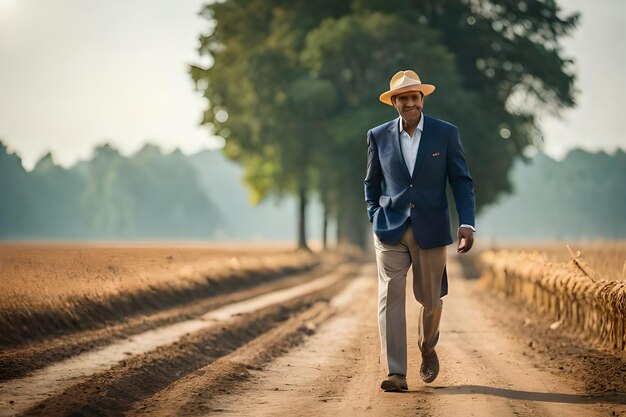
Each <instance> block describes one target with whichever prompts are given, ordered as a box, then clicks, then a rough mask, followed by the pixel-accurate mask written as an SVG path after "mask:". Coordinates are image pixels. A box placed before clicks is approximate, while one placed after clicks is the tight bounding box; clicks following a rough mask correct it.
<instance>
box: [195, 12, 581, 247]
mask: <svg viewBox="0 0 626 417" xmlns="http://www.w3.org/2000/svg"><path fill="white" fill-rule="evenodd" d="M202 14H203V16H205V17H206V18H207V20H208V21H209V23H210V28H209V33H207V34H205V35H201V36H200V40H201V47H200V53H201V54H206V55H209V56H211V58H212V61H213V63H212V65H211V66H210V67H208V68H202V67H199V66H192V67H191V69H190V71H191V76H192V78H193V79H194V80H195V82H196V83H197V87H198V88H199V89H200V90H202V91H203V92H204V95H205V97H206V99H207V103H208V106H207V109H206V111H205V113H204V118H203V123H204V124H206V125H208V126H209V127H210V128H211V129H213V131H214V132H215V133H216V134H218V135H221V136H223V137H224V138H225V139H226V145H225V148H224V152H225V153H226V155H227V156H229V157H230V158H232V159H234V160H236V161H239V162H240V163H241V164H242V165H243V166H244V168H245V171H246V181H247V183H248V185H249V186H250V188H251V191H252V196H253V200H254V201H260V200H262V199H263V198H265V197H267V196H268V195H269V194H271V193H277V194H284V193H293V194H295V195H298V196H300V198H301V200H304V201H306V198H307V195H308V194H310V193H311V192H317V193H319V194H320V196H321V200H322V201H323V203H324V204H325V205H326V212H327V213H329V215H331V216H333V217H334V218H335V219H336V220H337V222H338V227H337V229H338V232H339V239H340V240H341V241H349V242H351V243H357V244H363V243H364V242H365V241H366V239H367V233H366V230H367V229H366V227H365V225H366V221H367V220H366V216H365V211H364V202H363V196H362V184H363V183H362V181H363V176H364V170H365V166H364V164H365V139H364V138H365V133H366V132H367V130H368V129H369V128H371V127H373V126H376V125H377V124H379V123H381V122H384V121H386V120H389V119H391V118H393V117H397V114H396V113H395V111H394V110H393V109H392V108H391V107H388V106H385V105H383V104H381V103H380V102H378V99H377V98H378V95H379V94H380V93H381V92H382V91H385V90H386V89H387V86H388V80H389V79H390V78H391V76H392V75H393V74H394V73H395V72H396V71H398V70H400V69H414V70H416V71H417V73H418V74H420V76H421V78H422V80H423V81H424V82H428V83H433V84H435V85H437V91H436V93H435V94H433V95H432V96H429V97H428V99H427V100H426V103H425V112H426V113H427V114H430V115H433V116H435V117H440V118H443V119H445V120H447V121H450V122H452V123H454V124H456V125H457V126H458V127H459V128H460V130H461V135H462V141H463V144H464V146H465V150H466V154H467V158H468V162H469V165H470V171H471V172H472V175H473V177H474V180H475V185H476V196H477V207H478V209H479V210H480V209H481V208H482V207H484V206H485V205H487V204H489V203H491V202H493V201H495V200H496V198H497V197H498V195H500V194H501V193H503V192H508V191H510V190H511V184H510V181H509V175H508V174H509V171H510V169H511V167H512V165H513V163H514V161H515V160H516V159H517V158H520V157H523V152H524V150H525V149H526V148H527V147H529V146H540V138H541V132H540V130H539V128H538V126H537V123H536V120H535V116H536V115H537V114H538V113H539V112H543V111H550V112H558V110H559V109H561V108H563V107H567V106H572V105H574V75H573V68H572V65H571V63H572V61H571V60H568V59H566V58H564V57H563V56H562V54H563V53H562V50H561V48H560V46H559V40H560V39H561V38H562V37H563V36H566V35H568V34H569V33H570V32H571V31H572V30H573V29H574V28H575V26H576V23H577V20H578V15H576V14H573V15H570V16H563V15H562V13H561V11H560V9H559V7H558V5H557V4H556V2H555V1H550V0H542V1H540V0H528V1H513V0H505V1H499V2H494V1H490V0H465V1H461V0H444V1H441V0H425V1H414V0H399V1H394V2H388V1H383V0H354V1H352V2H334V1H330V0H326V1H320V2H307V1H304V0H293V1H287V0H225V1H223V2H216V3H211V4H208V5H206V6H205V7H204V8H203V11H202ZM302 206H304V205H302ZM304 215H305V213H304V211H302V212H301V216H304ZM301 223H303V222H302V221H301ZM303 233H304V231H303V230H301V231H300V234H301V236H300V237H299V243H300V244H301V245H302V242H303V241H304V243H306V239H305V238H304V236H303Z"/></svg>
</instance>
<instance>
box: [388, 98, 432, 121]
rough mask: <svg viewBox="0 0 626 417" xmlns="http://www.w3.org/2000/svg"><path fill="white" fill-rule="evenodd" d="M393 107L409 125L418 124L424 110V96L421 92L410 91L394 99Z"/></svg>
mask: <svg viewBox="0 0 626 417" xmlns="http://www.w3.org/2000/svg"><path fill="white" fill-rule="evenodd" d="M392 101H393V107H395V108H396V110H398V114H399V115H400V116H402V118H403V119H404V121H405V122H406V123H407V124H413V123H418V122H419V120H420V116H421V115H422V109H423V108H424V96H422V93H421V92H419V91H409V92H408V93H404V94H399V95H397V96H394V97H393V98H392Z"/></svg>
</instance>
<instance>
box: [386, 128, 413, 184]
mask: <svg viewBox="0 0 626 417" xmlns="http://www.w3.org/2000/svg"><path fill="white" fill-rule="evenodd" d="M387 134H388V135H389V139H391V143H392V144H393V152H394V154H396V155H399V156H400V161H401V163H402V167H403V168H404V172H405V173H406V174H407V175H408V176H409V177H410V176H411V171H409V167H408V166H407V165H406V161H405V160H404V154H403V153H402V146H400V130H399V129H398V119H395V120H394V121H393V123H391V126H390V127H389V129H388V130H387Z"/></svg>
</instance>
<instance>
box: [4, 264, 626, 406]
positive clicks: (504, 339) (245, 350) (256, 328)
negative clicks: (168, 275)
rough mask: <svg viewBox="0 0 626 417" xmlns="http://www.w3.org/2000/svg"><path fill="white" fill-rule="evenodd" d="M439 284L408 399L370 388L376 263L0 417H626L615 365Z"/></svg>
mask: <svg viewBox="0 0 626 417" xmlns="http://www.w3.org/2000/svg"><path fill="white" fill-rule="evenodd" d="M449 274H450V280H451V282H450V284H451V285H450V288H451V291H450V295H449V296H447V297H446V298H445V299H444V315H443V319H442V320H443V321H442V328H441V332H442V335H441V339H440V343H439V345H438V353H439V357H440V361H441V373H440V376H439V378H438V379H437V380H436V381H435V382H434V383H433V384H430V385H426V384H424V383H423V382H422V381H421V380H420V379H419V375H418V371H419V365H420V363H419V358H420V356H419V352H418V350H417V343H416V340H417V327H416V322H415V320H414V319H413V318H414V317H416V316H417V305H416V303H415V301H414V300H412V299H410V298H409V299H408V302H407V306H408V311H407V313H408V315H409V320H408V323H409V326H410V327H409V341H410V345H409V375H408V383H409V392H407V393H383V392H381V391H380V389H379V382H380V380H381V379H382V378H383V377H384V375H383V374H382V368H381V366H380V365H379V363H378V351H379V341H378V333H377V332H378V329H377V324H376V323H377V321H376V305H375V303H376V295H375V294H376V287H375V286H376V280H375V268H374V265H372V264H367V265H364V266H350V265H344V266H343V267H342V268H339V269H337V270H336V271H334V272H327V271H326V272H324V273H323V274H321V275H320V276H315V277H312V278H311V279H308V278H307V281H306V282H301V281H297V280H296V281H294V283H295V282H297V284H294V285H293V286H291V287H288V288H284V289H282V290H280V291H274V294H272V295H271V296H270V295H268V294H259V295H255V296H253V297H250V296H248V297H247V298H243V299H235V300H233V302H232V303H230V304H228V305H225V306H222V307H220V308H218V309H213V310H210V311H204V312H203V313H202V314H199V315H198V317H197V318H194V319H190V320H187V321H183V322H180V323H177V324H176V325H171V326H170V327H165V326H164V327H161V328H157V329H152V330H150V331H147V332H146V333H145V334H138V335H135V336H133V337H132V338H128V339H123V340H120V341H118V342H115V343H111V344H110V345H108V346H104V347H102V348H99V349H95V350H91V351H87V352H84V353H82V354H78V355H76V356H74V357H73V358H69V359H64V360H63V361H60V362H58V363H56V364H54V365H51V366H48V367H45V368H43V369H39V370H38V371H36V372H35V373H34V374H31V375H29V376H26V377H21V378H13V379H10V380H8V381H5V382H2V383H0V415H45V416H55V415H111V416H113V415H157V416H172V415H185V416H187V415H189V416H205V415H233V416H273V415H289V416H290V417H291V416H318V415H319V416H343V415H355V416H362V415H363V416H368V415H373V416H374V415H376V416H377V415H381V416H383V415H384V416H406V415H416V416H455V417H456V416H472V415H475V416H556V415H558V416H563V415H580V416H615V415H618V416H620V415H623V416H626V381H625V379H626V378H624V377H625V376H626V358H624V356H623V355H619V354H614V353H611V352H603V351H601V350H597V349H594V348H592V347H588V346H584V345H582V344H581V343H579V342H577V341H576V340H575V339H572V338H569V337H568V336H567V335H566V334H559V333H555V332H552V331H550V330H546V329H548V325H549V323H545V322H544V321H542V319H541V318H539V317H536V316H532V315H530V313H529V312H528V311H526V310H524V308H523V307H522V306H520V305H517V304H509V303H508V302H507V301H504V300H499V299H494V298H493V296H491V295H489V294H487V293H486V292H485V290H482V289H481V288H480V287H479V286H478V283H477V282H476V281H467V280H464V279H462V277H461V271H460V268H459V267H458V264H457V263H456V261H455V259H454V258H451V259H450V263H449ZM409 294H410V293H409Z"/></svg>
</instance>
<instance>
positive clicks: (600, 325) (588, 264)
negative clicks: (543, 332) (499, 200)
mask: <svg viewBox="0 0 626 417" xmlns="http://www.w3.org/2000/svg"><path fill="white" fill-rule="evenodd" d="M620 248H621V249H620ZM623 248H626V245H624V244H622V243H620V244H615V245H608V247H607V250H603V248H602V245H600V244H596V245H594V246H592V247H590V246H587V247H586V248H583V249H579V250H580V251H581V252H582V254H583V255H582V258H577V259H576V262H574V260H573V259H572V256H571V255H570V254H569V252H568V251H567V249H565V252H566V253H567V256H564V255H563V254H562V252H561V251H558V250H557V249H556V248H552V249H550V248H549V247H547V248H540V250H535V251H528V250H522V249H516V250H498V251H485V252H483V253H482V254H481V255H480V262H481V264H482V265H483V267H484V270H485V272H484V274H483V276H482V278H481V279H482V280H483V282H485V283H486V284H487V285H489V286H491V287H492V288H494V289H496V290H497V291H499V292H500V293H503V294H505V295H506V296H509V297H516V298H520V299H522V300H524V301H525V302H526V303H528V304H530V305H532V306H534V307H535V308H536V309H538V310H539V311H540V312H541V313H545V314H549V315H551V316H552V317H553V318H554V319H555V320H556V322H555V323H556V324H555V326H559V325H561V324H565V325H566V326H569V327H570V328H572V329H576V330H578V331H580V332H581V333H582V334H584V335H586V336H589V337H591V338H593V339H595V340H596V341H598V342H600V343H602V344H603V345H605V346H607V347H609V348H612V349H620V350H624V349H626V280H623V279H622V276H621V270H620V273H619V274H616V273H614V272H612V271H613V268H614V264H613V262H615V259H617V260H619V259H620V256H622V255H620V254H623V252H620V251H621V250H623ZM575 249H578V248H575ZM574 252H576V251H574ZM616 253H617V255H616ZM589 254H592V256H590V255H589ZM568 258H569V260H567V259H568ZM609 271H611V272H609Z"/></svg>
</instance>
